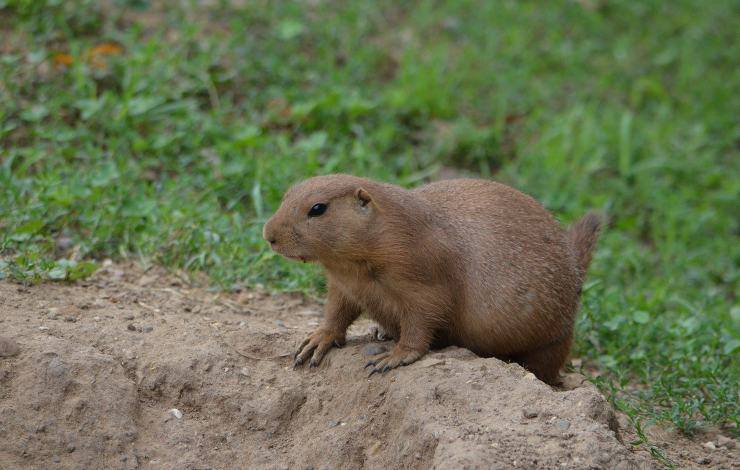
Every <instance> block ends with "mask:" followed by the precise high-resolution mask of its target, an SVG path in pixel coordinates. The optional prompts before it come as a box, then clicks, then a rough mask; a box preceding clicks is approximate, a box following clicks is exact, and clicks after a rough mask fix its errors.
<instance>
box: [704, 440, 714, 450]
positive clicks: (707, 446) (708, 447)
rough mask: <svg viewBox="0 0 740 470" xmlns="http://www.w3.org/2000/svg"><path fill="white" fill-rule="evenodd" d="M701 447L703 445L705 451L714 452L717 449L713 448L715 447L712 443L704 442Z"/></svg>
mask: <svg viewBox="0 0 740 470" xmlns="http://www.w3.org/2000/svg"><path fill="white" fill-rule="evenodd" d="M702 445H703V446H704V447H706V448H707V449H709V450H716V449H717V446H715V445H714V442H712V441H707V442H705V443H704V444H702Z"/></svg>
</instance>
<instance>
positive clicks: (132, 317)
mask: <svg viewBox="0 0 740 470" xmlns="http://www.w3.org/2000/svg"><path fill="white" fill-rule="evenodd" d="M123 319H124V320H128V321H131V320H133V319H134V316H133V315H126V316H125V317H123Z"/></svg>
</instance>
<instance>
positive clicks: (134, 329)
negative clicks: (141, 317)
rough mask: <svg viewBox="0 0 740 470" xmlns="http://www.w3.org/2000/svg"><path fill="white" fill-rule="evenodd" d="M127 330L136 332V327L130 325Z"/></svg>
mask: <svg viewBox="0 0 740 470" xmlns="http://www.w3.org/2000/svg"><path fill="white" fill-rule="evenodd" d="M126 329H127V330H128V331H136V327H135V326H134V324H133V323H129V324H128V326H127V327H126Z"/></svg>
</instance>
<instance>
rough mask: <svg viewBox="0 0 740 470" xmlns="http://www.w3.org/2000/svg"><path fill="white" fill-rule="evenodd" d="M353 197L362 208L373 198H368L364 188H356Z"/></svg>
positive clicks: (368, 195)
mask: <svg viewBox="0 0 740 470" xmlns="http://www.w3.org/2000/svg"><path fill="white" fill-rule="evenodd" d="M355 197H356V198H357V200H358V201H360V204H361V205H362V207H365V206H367V205H368V204H370V203H371V202H372V200H373V198H372V197H371V196H370V193H368V192H367V191H365V189H364V188H357V190H356V191H355Z"/></svg>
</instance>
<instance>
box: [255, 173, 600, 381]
mask: <svg viewBox="0 0 740 470" xmlns="http://www.w3.org/2000/svg"><path fill="white" fill-rule="evenodd" d="M599 225H600V221H599V218H598V217H597V216H595V215H593V214H587V215H586V216H585V217H583V218H582V219H581V220H579V221H578V222H576V223H575V224H574V225H573V226H572V227H570V229H569V230H567V231H566V230H563V229H562V228H561V227H560V225H559V224H558V223H557V221H555V219H554V218H553V217H552V216H551V215H550V214H549V213H548V212H547V210H545V209H544V208H543V207H542V205H540V204H539V203H538V202H537V201H535V200H534V199H532V198H531V197H529V196H527V195H525V194H523V193H521V192H519V191H517V190H515V189H513V188H510V187H508V186H505V185H503V184H499V183H495V182H492V181H486V180H479V179H456V180H445V181H439V182H435V183H430V184H427V185H425V186H421V187H418V188H416V189H412V190H407V189H403V188H401V187H399V186H394V185H391V184H385V183H380V182H376V181H372V180H368V179H365V178H358V177H355V176H349V175H329V176H319V177H315V178H311V179H308V180H306V181H304V182H302V183H300V184H298V185H296V186H294V187H292V188H291V189H290V190H288V192H287V193H286V194H285V197H284V198H283V202H282V204H281V206H280V208H279V209H278V211H277V212H276V213H275V214H274V215H273V216H272V218H270V220H268V221H267V223H266V224H265V227H264V232H263V234H264V237H265V239H266V240H267V241H268V242H269V243H270V245H271V246H272V248H273V249H274V250H275V251H276V252H278V253H280V254H281V255H283V256H285V257H287V258H291V259H296V260H302V261H310V262H318V263H320V264H321V265H323V266H324V268H325V269H326V276H327V280H328V287H329V291H328V301H327V304H326V311H325V315H324V321H323V324H322V325H321V327H320V328H319V329H318V330H316V331H315V332H314V333H313V334H311V335H310V336H309V337H308V338H307V339H306V340H305V341H304V342H303V344H301V346H300V347H299V349H298V351H297V352H296V357H295V364H296V365H300V364H302V363H304V362H305V361H306V360H308V359H309V357H310V361H309V364H310V365H311V366H312V367H315V366H317V365H318V364H319V362H320V361H321V359H322V358H323V356H324V355H325V354H326V352H327V351H328V350H329V349H330V348H331V347H332V346H341V345H343V344H344V342H345V334H346V330H347V328H348V327H349V326H350V325H351V324H352V322H354V321H355V319H357V317H358V316H359V315H360V314H361V313H362V312H363V311H364V312H367V314H368V315H369V316H370V317H371V318H372V319H373V320H375V321H376V322H377V323H378V324H379V325H380V326H381V327H382V328H383V329H384V330H385V331H386V332H387V333H388V334H390V336H391V337H393V338H394V339H396V340H397V343H396V345H395V347H394V348H393V349H392V350H391V351H390V352H388V353H384V354H382V355H380V356H378V357H377V358H375V359H374V360H373V361H371V362H370V363H369V364H370V365H372V366H374V369H373V371H372V372H371V374H372V373H373V372H385V371H387V370H389V369H392V368H395V367H398V366H400V365H406V364H410V363H412V362H414V361H416V360H417V359H419V358H420V357H422V356H423V355H424V354H425V353H426V352H427V351H428V350H429V349H430V348H438V347H444V346H447V345H457V346H461V347H464V348H467V349H470V350H471V351H473V352H474V353H476V354H478V355H480V356H489V357H490V356H495V357H499V358H502V359H509V360H514V361H517V362H519V363H520V364H522V365H523V366H524V367H525V368H527V369H528V370H530V371H532V372H533V373H534V374H535V375H536V376H537V377H539V378H540V379H541V380H543V381H545V382H548V383H554V382H555V381H556V380H557V378H558V372H559V370H560V368H561V367H562V366H563V364H564V363H565V360H566V358H567V355H568V353H569V350H570V346H571V340H572V337H573V324H574V319H575V315H576V312H577V310H578V304H579V297H580V292H581V285H582V284H583V280H584V277H585V274H586V269H587V267H588V264H589V262H590V260H591V252H592V250H593V248H594V246H595V244H596V239H597V237H598V230H599Z"/></svg>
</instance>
